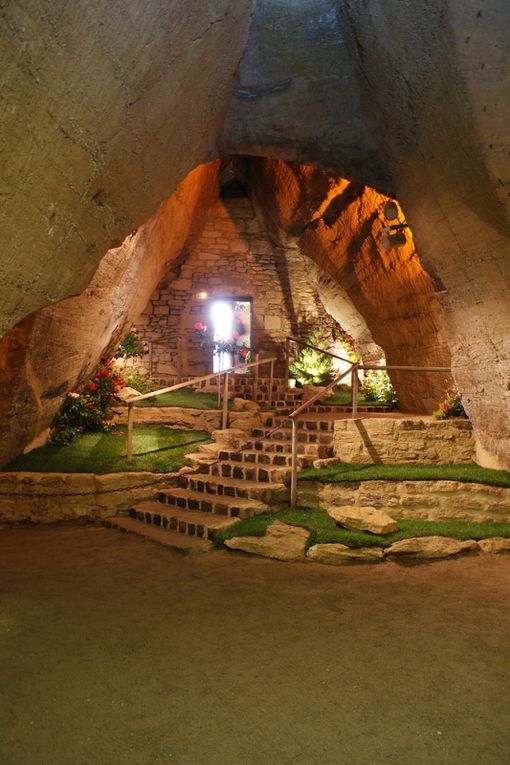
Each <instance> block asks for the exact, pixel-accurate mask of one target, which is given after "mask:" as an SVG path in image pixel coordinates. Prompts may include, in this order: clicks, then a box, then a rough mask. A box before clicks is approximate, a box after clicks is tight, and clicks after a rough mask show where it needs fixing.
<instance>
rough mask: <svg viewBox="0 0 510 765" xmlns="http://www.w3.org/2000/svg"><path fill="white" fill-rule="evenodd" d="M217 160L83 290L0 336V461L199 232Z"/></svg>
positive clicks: (23, 441)
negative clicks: (0, 431) (0, 434)
mask: <svg viewBox="0 0 510 765" xmlns="http://www.w3.org/2000/svg"><path fill="white" fill-rule="evenodd" d="M216 174H217V165H214V164H213V165H207V166H203V167H200V168H197V169H196V170H195V171H194V172H193V173H191V174H190V175H189V176H188V177H187V178H186V180H185V181H184V182H183V183H182V184H181V185H180V186H179V188H178V189H177V191H176V192H175V193H174V194H173V195H172V196H171V197H170V198H169V199H168V200H167V201H166V202H164V203H163V204H162V205H161V207H160V209H159V210H158V212H157V213H156V215H155V216H154V217H153V218H151V219H150V220H149V221H148V222H147V223H146V224H145V225H144V226H142V228H141V229H139V231H137V232H136V233H135V234H134V235H133V236H130V237H128V239H127V240H126V241H125V242H124V244H123V245H122V246H121V247H119V248H117V249H115V250H111V251H110V252H108V253H107V254H106V255H105V257H104V258H103V260H102V261H101V264H100V266H99V268H98V270H97V272H96V274H95V275H94V277H93V279H92V281H91V283H90V284H89V286H88V287H87V289H86V290H85V291H84V292H83V293H82V294H81V295H78V296H77V297H72V298H68V299H67V300H63V301H61V302H60V303H56V304H55V305H52V306H48V307H47V308H44V309H43V310H41V311H38V312H37V313H36V314H32V315H31V316H29V317H27V318H26V319H24V320H23V321H22V322H21V323H20V324H19V325H17V326H16V327H14V328H13V329H12V330H10V331H8V332H7V333H6V334H5V335H4V337H3V338H2V339H1V340H0V386H1V389H2V396H0V423H1V424H2V427H3V438H2V440H1V442H0V464H3V463H5V462H7V461H8V460H9V459H11V458H12V457H14V456H16V454H18V453H19V452H21V451H22V450H23V449H24V448H25V447H26V446H27V444H30V443H31V442H32V441H33V440H34V439H36V438H37V437H38V435H39V434H40V433H41V431H43V430H44V429H45V428H46V427H47V426H48V425H49V423H50V422H51V420H52V419H53V416H54V415H55V413H56V411H57V409H58V407H59V406H60V403H61V401H62V399H63V396H64V394H65V393H66V392H67V391H69V390H72V389H73V388H74V387H75V385H76V384H77V383H78V381H79V380H80V379H83V377H84V376H85V375H87V374H88V373H89V372H90V371H91V370H92V369H93V368H94V366H95V364H96V363H97V361H98V360H99V358H101V357H103V356H105V355H108V351H110V352H111V351H113V349H114V348H115V346H116V344H117V343H118V341H119V340H120V339H121V337H122V335H123V334H124V333H125V331H127V329H128V328H129V327H130V326H131V324H132V322H133V320H134V318H135V317H136V316H138V315H139V313H140V312H141V310H142V309H143V306H144V305H145V304H146V301H147V298H148V296H149V295H150V293H151V291H152V289H153V288H154V286H155V285H156V284H157V283H158V281H159V280H160V278H161V275H162V273H164V270H165V268H166V265H167V263H168V262H169V261H170V260H173V259H175V258H177V257H178V256H179V254H180V252H181V251H182V249H183V248H185V247H187V246H188V245H189V243H190V242H192V241H193V238H194V236H195V235H196V234H197V233H198V232H199V231H200V229H201V225H202V223H203V220H204V211H206V210H207V206H208V204H209V202H210V201H211V200H212V199H213V198H214V197H215V196H216V195H217V184H216Z"/></svg>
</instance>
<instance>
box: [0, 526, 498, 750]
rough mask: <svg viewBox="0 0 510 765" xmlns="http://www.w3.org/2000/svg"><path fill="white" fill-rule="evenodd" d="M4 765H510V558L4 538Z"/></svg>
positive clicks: (109, 535)
mask: <svg viewBox="0 0 510 765" xmlns="http://www.w3.org/2000/svg"><path fill="white" fill-rule="evenodd" d="M0 577H1V578H0V598H1V599H0V662H1V663H0V694H1V695H0V699H1V700H0V763H1V764H2V765H117V763H118V764H119V765H124V764H125V765H132V764H133V765H135V764H136V765H151V764H152V763H175V764H178V765H185V764H186V765H187V764H188V763H189V764H193V765H201V763H207V764H209V763H210V764H211V765H252V764H253V765H255V764H257V765H258V764H259V763H264V764H265V763H268V764H270V765H283V764H284V763H285V765H308V764H309V763H310V764H312V763H318V764H319V763H320V764H321V765H329V764H331V765H344V763H345V765H378V764H379V763H388V764H389V765H400V764H402V765H404V764H405V765H421V763H424V764H425V763H426V764H427V765H431V764H433V765H443V764H444V765H446V764H448V765H471V764H473V765H503V764H504V765H508V763H509V762H510V730H509V729H510V725H509V723H510V714H509V709H510V682H509V654H510V640H509V637H510V631H509V626H510V618H509V611H508V597H509V594H510V556H508V557H506V558H504V557H500V558H497V557H477V558H474V557H473V558H469V559H464V560H457V561H452V562H448V563H435V564H431V565H430V564H429V565H422V566H414V567H401V566H397V565H396V564H387V565H385V566H381V567H379V568H378V567H376V566H374V567H366V568H361V567H356V568H349V569H335V568H330V567H326V566H319V565H315V564H310V565H301V564H283V563H273V562H270V561H267V560H263V559H255V558H249V557H244V556H242V554H238V555H234V554H227V553H213V554H210V555H204V556H196V557H191V558H184V557H181V556H179V555H177V554H175V553H172V552H170V551H168V550H166V549H164V548H160V547H157V546H153V545H151V544H150V543H147V542H144V541H142V540H140V539H139V538H136V537H134V536H126V535H123V534H120V533H119V532H114V531H107V530H105V529H102V528H95V527H78V526H62V527H53V528H34V529H21V528H20V529H15V530H3V531H0Z"/></svg>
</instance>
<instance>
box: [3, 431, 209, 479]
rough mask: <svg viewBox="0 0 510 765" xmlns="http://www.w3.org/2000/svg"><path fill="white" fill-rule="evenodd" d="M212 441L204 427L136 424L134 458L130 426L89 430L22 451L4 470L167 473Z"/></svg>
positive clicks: (184, 462)
mask: <svg viewBox="0 0 510 765" xmlns="http://www.w3.org/2000/svg"><path fill="white" fill-rule="evenodd" d="M205 441H210V437H209V434H208V433H205V432H204V431H201V430H171V429H170V428H166V427H165V426H164V425H135V427H134V431H133V460H132V462H128V461H127V459H126V448H127V427H126V426H124V425H120V426H118V427H117V428H116V429H115V430H113V431H111V432H110V433H86V434H85V435H83V436H80V437H79V438H77V439H76V440H75V441H73V442H72V443H70V444H67V445H66V446H57V445H55V444H46V445H45V446H41V447H39V449H34V450H33V451H31V452H29V453H28V454H21V455H20V456H19V457H16V459H14V460H13V461H12V462H10V463H9V464H8V465H6V466H5V467H4V468H2V470H4V471H14V470H30V471H34V472H41V473H50V472H56V473H122V472H127V471H132V470H147V471H149V472H153V473H166V472H173V471H174V470H178V469H179V468H180V467H182V466H183V465H184V464H186V459H185V454H186V453H187V452H192V451H195V450H196V447H194V446H193V445H194V444H199V443H204V442H205Z"/></svg>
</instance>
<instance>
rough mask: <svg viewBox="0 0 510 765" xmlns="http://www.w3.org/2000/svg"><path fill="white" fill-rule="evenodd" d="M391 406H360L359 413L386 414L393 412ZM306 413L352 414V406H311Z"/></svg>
mask: <svg viewBox="0 0 510 765" xmlns="http://www.w3.org/2000/svg"><path fill="white" fill-rule="evenodd" d="M391 411H392V407H391V406H385V405H384V404H358V412H359V413H360V414H362V413H364V412H380V413H381V414H385V413H386V412H391ZM306 412H307V413H309V414H312V413H313V414H348V413H349V412H352V406H351V404H311V405H310V406H309V407H308V408H307V409H306Z"/></svg>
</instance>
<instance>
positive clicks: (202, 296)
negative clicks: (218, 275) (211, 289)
mask: <svg viewBox="0 0 510 765" xmlns="http://www.w3.org/2000/svg"><path fill="white" fill-rule="evenodd" d="M195 297H196V299H197V300H207V298H208V297H209V295H208V293H207V292H206V291H205V290H201V291H200V292H197V293H196V295H195Z"/></svg>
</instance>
